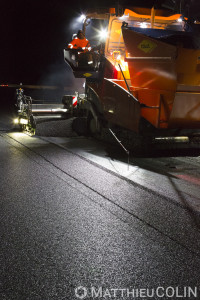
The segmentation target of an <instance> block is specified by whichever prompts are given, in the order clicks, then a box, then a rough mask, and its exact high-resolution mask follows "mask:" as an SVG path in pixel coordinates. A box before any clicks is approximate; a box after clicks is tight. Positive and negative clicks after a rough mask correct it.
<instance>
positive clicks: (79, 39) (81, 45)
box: [68, 30, 91, 52]
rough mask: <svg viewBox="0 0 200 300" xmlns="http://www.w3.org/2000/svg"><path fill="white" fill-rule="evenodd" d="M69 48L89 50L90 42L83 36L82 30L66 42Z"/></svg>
mask: <svg viewBox="0 0 200 300" xmlns="http://www.w3.org/2000/svg"><path fill="white" fill-rule="evenodd" d="M68 48H70V49H80V50H83V52H87V51H90V50H91V47H90V42H89V41H88V40H87V39H86V38H85V35H84V33H83V31H82V30H79V31H78V33H77V36H76V37H75V38H74V39H73V40H72V41H71V43H69V44H68Z"/></svg>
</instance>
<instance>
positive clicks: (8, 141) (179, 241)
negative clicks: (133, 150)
mask: <svg viewBox="0 0 200 300" xmlns="http://www.w3.org/2000/svg"><path fill="white" fill-rule="evenodd" d="M0 127H1V131H0V157H1V160H0V171H1V172H0V182H1V190H0V199H1V202H0V203H1V210H0V222H1V224H0V228H1V230H0V235H1V252H0V265H1V274H0V299H6V300H7V299H9V300H10V299H13V300H18V299H19V300H21V299H33V300H36V299H41V300H54V299H58V300H60V299H69V300H75V299H120V300H121V299H180V298H182V299H200V272H199V269H200V218H199V214H198V213H195V212H194V211H191V210H188V209H186V208H184V207H183V206H181V205H179V204H177V203H175V202H173V201H171V200H170V199H169V198H168V197H167V196H163V195H160V194H159V193H158V192H156V191H155V190H154V191H153V190H151V189H150V188H147V187H142V185H141V184H137V183H134V182H130V181H129V180H126V179H125V178H124V177H122V176H120V175H117V174H114V173H113V172H112V171H108V170H107V169H105V168H104V167H103V166H101V165H99V164H96V163H94V162H90V161H89V160H88V159H86V158H84V157H81V156H80V155H77V154H76V153H73V151H71V150H69V151H67V150H66V149H64V148H61V147H57V146H56V145H55V144H53V143H51V142H49V141H47V140H43V139H40V137H39V136H37V137H29V136H27V135H24V134H21V133H18V132H14V131H12V130H10V129H9V128H8V127H6V125H5V122H4V120H1V124H0ZM48 130H49V129H48ZM54 130H56V129H55V127H54ZM52 132H53V129H52ZM79 287H82V288H80V289H79ZM158 287H160V289H159V290H158V291H159V293H158V294H157V295H156V294H154V295H153V294H152V295H153V297H150V294H149V297H147V292H148V291H149V293H150V292H152V290H153V289H154V291H156V289H157V288H158ZM169 287H171V289H170V288H169ZM178 287H179V291H178ZM184 287H185V288H184ZM187 287H191V288H192V289H193V291H195V292H196V295H194V294H193V295H192V294H191V297H189V295H188V293H187V291H188V290H187ZM92 288H93V293H92ZM76 289H77V290H76ZM98 289H100V290H99V291H100V292H101V291H102V294H101V293H99V294H98V293H97V291H98ZM113 289H117V290H116V291H115V294H114V291H113ZM120 289H125V290H124V292H123V294H122V291H121V290H120ZM132 289H135V293H136V290H138V293H139V294H137V293H136V294H135V297H133V294H128V291H129V292H130V291H132ZM142 289H143V292H142ZM94 290H95V292H96V293H94ZM175 290H176V292H174V295H173V291H175ZM86 294H87V295H86ZM181 295H182V296H183V297H180V296H181ZM84 296H85V297H84ZM161 296H162V297H161Z"/></svg>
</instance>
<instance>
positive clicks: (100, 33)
mask: <svg viewBox="0 0 200 300" xmlns="http://www.w3.org/2000/svg"><path fill="white" fill-rule="evenodd" d="M107 34H108V32H107V30H106V29H101V30H100V31H99V36H100V38H101V39H106V37H107Z"/></svg>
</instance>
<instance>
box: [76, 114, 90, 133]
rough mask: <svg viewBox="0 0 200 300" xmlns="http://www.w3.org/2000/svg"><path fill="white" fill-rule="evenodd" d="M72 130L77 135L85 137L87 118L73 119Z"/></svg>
mask: <svg viewBox="0 0 200 300" xmlns="http://www.w3.org/2000/svg"><path fill="white" fill-rule="evenodd" d="M72 129H73V131H75V132H76V133H77V134H78V135H87V132H88V130H87V118H84V117H78V118H75V119H74V120H73V122H72Z"/></svg>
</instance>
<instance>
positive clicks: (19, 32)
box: [0, 0, 194, 103]
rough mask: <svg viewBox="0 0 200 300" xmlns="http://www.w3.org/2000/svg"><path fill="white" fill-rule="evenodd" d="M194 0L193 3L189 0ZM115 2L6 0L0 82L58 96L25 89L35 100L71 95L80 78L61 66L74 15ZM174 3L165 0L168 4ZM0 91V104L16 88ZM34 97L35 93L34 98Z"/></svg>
mask: <svg viewBox="0 0 200 300" xmlns="http://www.w3.org/2000/svg"><path fill="white" fill-rule="evenodd" d="M193 1H194V0H193ZM116 2H117V1H116V0H107V1H106V0H98V1H95V0H87V1H81V0H78V1H75V0H72V1H68V0H18V1H16V0H14V1H13V0H6V1H5V2H2V1H1V7H0V34H1V35H0V37H1V48H0V66H1V68H0V84H3V83H4V84H6V83H16V84H19V83H20V82H22V83H23V84H37V85H56V86H59V87H60V92H59V93H56V94H55V93H52V92H51V93H49V92H46V94H45V95H44V92H43V93H41V92H40V95H38V92H37V93H36V92H34V91H28V92H27V93H26V94H29V93H32V94H33V96H36V97H43V98H60V97H61V94H62V93H63V91H62V88H63V87H64V86H65V87H69V92H73V91H74V90H78V89H79V88H80V89H81V90H83V89H82V83H83V80H75V79H74V76H73V74H72V72H71V70H70V68H69V67H68V66H67V65H66V63H64V59H63V49H64V48H65V47H66V46H67V44H68V43H69V42H70V41H71V38H72V34H73V33H75V32H76V31H77V30H78V29H80V27H81V26H82V25H81V24H78V23H77V18H78V16H79V15H80V14H81V13H83V12H85V11H87V9H88V8H91V7H99V6H100V7H103V6H114V5H115V4H116ZM162 2H163V1H159V0H154V1H153V0H152V1H151V0H147V1H145V0H139V1H134V0H132V1H131V0H127V1H126V0H124V1H122V0H121V3H127V4H129V5H136V6H137V5H140V6H145V5H148V6H149V7H151V6H153V4H154V3H156V5H157V6H159V5H160V3H162ZM173 2H174V1H173V0H167V3H169V4H170V3H172V4H173ZM5 89H6V88H0V101H1V103H3V102H5V101H6V103H7V102H8V100H7V99H6V100H5V98H7V95H8V98H9V99H11V96H12V95H13V93H14V92H15V91H14V89H10V88H7V91H5ZM35 93H36V94H37V95H35Z"/></svg>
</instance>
